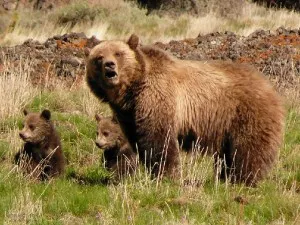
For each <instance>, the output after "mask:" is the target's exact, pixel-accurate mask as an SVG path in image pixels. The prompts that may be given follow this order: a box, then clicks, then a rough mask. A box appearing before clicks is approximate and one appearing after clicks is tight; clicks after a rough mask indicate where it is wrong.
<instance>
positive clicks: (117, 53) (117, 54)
mask: <svg viewBox="0 0 300 225" xmlns="http://www.w3.org/2000/svg"><path fill="white" fill-rule="evenodd" d="M122 54H123V53H122V52H116V53H115V56H116V57H120V56H121V55H122Z"/></svg>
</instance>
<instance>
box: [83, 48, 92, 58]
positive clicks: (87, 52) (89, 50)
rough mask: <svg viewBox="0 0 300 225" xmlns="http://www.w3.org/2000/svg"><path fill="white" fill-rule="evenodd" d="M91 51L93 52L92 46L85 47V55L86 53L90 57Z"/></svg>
mask: <svg viewBox="0 0 300 225" xmlns="http://www.w3.org/2000/svg"><path fill="white" fill-rule="evenodd" d="M90 52H91V49H90V48H88V47H86V48H84V55H85V57H86V58H87V57H89V55H90Z"/></svg>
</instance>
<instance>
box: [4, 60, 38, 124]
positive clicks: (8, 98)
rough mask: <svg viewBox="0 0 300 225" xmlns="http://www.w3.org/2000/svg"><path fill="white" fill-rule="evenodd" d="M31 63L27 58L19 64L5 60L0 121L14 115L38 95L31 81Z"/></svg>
mask: <svg viewBox="0 0 300 225" xmlns="http://www.w3.org/2000/svg"><path fill="white" fill-rule="evenodd" d="M30 72H31V64H30V61H29V60H27V59H26V58H23V59H21V60H20V62H19V63H18V65H15V64H14V62H13V61H10V60H8V59H5V60H4V66H3V71H2V72H0V121H2V120H4V119H5V118H7V117H11V116H14V115H16V114H18V113H20V111H21V110H22V109H23V108H24V107H25V105H26V104H27V103H28V102H29V101H30V100H31V99H32V98H33V97H34V96H35V95H36V93H37V90H36V88H34V87H33V86H32V84H31V82H30Z"/></svg>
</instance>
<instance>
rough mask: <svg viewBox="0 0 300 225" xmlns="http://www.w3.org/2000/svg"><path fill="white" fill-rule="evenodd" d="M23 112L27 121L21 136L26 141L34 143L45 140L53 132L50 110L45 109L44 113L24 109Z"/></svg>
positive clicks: (20, 133)
mask: <svg viewBox="0 0 300 225" xmlns="http://www.w3.org/2000/svg"><path fill="white" fill-rule="evenodd" d="M23 113H24V115H25V121H24V124H23V128H22V130H21V131H20V132H19V136H20V138H21V139H22V140H23V141H24V142H28V143H32V144H40V143H43V142H45V141H46V140H47V138H48V137H49V135H51V133H52V132H53V130H52V129H53V127H52V122H51V121H50V118H51V113H50V111H49V110H46V109H45V110H44V111H42V113H33V112H28V111H27V110H24V111H23Z"/></svg>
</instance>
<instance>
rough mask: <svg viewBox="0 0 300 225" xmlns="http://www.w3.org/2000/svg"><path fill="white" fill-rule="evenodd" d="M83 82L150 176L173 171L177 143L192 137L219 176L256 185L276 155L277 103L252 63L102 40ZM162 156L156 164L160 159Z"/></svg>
mask: <svg viewBox="0 0 300 225" xmlns="http://www.w3.org/2000/svg"><path fill="white" fill-rule="evenodd" d="M86 79H87V83H88V85H89V87H90V89H91V90H92V92H93V93H94V94H95V95H96V96H97V97H98V98H99V99H101V100H102V101H104V102H108V103H109V105H110V106H111V108H112V110H113V111H114V113H115V114H116V116H117V118H118V121H119V123H120V125H121V127H122V129H123V132H124V134H125V135H126V137H127V138H128V140H129V142H130V143H131V145H132V147H135V146H136V144H137V146H138V152H139V155H140V159H141V160H142V161H143V162H144V163H146V166H147V167H148V168H149V169H151V172H152V173H153V174H154V175H156V176H157V175H160V174H162V172H166V173H167V174H169V175H172V174H176V173H174V172H175V171H176V170H175V169H176V167H177V164H178V154H179V143H178V140H180V141H183V143H184V146H186V147H187V148H190V147H191V146H192V144H194V143H196V142H197V143H198V144H199V145H200V146H201V148H202V149H204V150H205V151H208V152H209V153H211V154H213V155H214V157H215V162H216V163H215V167H216V168H215V169H217V164H218V162H220V161H221V162H222V163H221V168H222V169H221V172H220V173H219V174H220V177H221V178H223V179H224V178H226V177H228V175H229V174H230V175H231V176H230V180H231V181H232V182H245V183H246V184H247V185H252V184H256V182H257V181H258V180H260V179H262V178H263V177H264V176H265V175H266V174H267V172H268V170H269V169H270V168H271V166H272V164H273V163H274V161H275V159H276V158H277V155H278V150H279V147H280V144H281V141H282V136H283V135H282V134H283V126H284V109H283V106H282V102H281V99H280V97H279V96H278V95H277V94H276V92H275V91H274V90H273V88H272V86H271V85H270V83H269V82H268V81H267V80H266V79H265V78H264V77H263V76H262V74H260V73H259V72H258V71H256V70H255V69H253V68H252V67H250V66H248V65H245V64H237V63H231V62H222V61H187V60H179V59H176V58H174V57H172V56H170V55H169V54H168V53H166V52H165V51H163V50H160V49H158V48H155V47H153V46H139V38H138V37H137V36H136V35H132V36H131V37H130V38H129V40H128V42H127V43H126V42H122V41H104V42H102V43H100V44H99V45H97V46H95V47H94V48H93V49H92V50H91V52H90V54H89V57H88V60H87V77H86ZM161 162H163V163H161Z"/></svg>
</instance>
